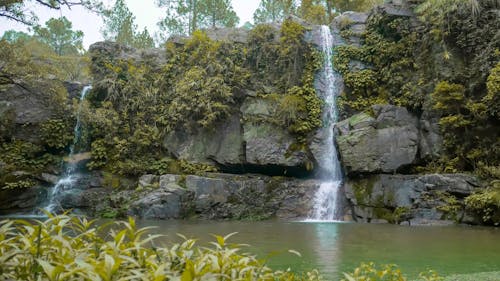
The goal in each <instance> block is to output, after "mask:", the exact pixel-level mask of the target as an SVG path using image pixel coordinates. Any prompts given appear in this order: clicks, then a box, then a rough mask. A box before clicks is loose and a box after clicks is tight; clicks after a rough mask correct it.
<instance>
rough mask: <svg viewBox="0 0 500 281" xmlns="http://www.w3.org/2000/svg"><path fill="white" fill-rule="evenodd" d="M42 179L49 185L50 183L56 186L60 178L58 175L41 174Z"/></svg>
mask: <svg viewBox="0 0 500 281" xmlns="http://www.w3.org/2000/svg"><path fill="white" fill-rule="evenodd" d="M41 179H42V180H43V181H45V182H47V183H50V184H52V185H55V184H56V183H57V181H59V177H58V176H56V175H52V174H48V173H42V174H41Z"/></svg>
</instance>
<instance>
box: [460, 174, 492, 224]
mask: <svg viewBox="0 0 500 281" xmlns="http://www.w3.org/2000/svg"><path fill="white" fill-rule="evenodd" d="M465 206H466V208H467V209H468V210H470V211H472V212H473V213H475V214H477V215H479V217H480V219H481V220H482V221H483V222H484V223H487V224H493V225H499V224H500V181H498V180H494V181H492V182H491V183H490V186H489V188H486V189H484V190H481V191H478V192H476V193H474V194H472V195H470V196H468V197H467V198H465Z"/></svg>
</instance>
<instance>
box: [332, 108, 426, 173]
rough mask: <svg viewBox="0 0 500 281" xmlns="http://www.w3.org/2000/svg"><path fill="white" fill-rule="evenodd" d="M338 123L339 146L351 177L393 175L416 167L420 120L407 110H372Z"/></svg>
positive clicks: (345, 166)
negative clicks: (358, 175)
mask: <svg viewBox="0 0 500 281" xmlns="http://www.w3.org/2000/svg"><path fill="white" fill-rule="evenodd" d="M372 109H373V111H374V114H375V116H370V115H368V114H366V113H360V114H357V115H354V116H352V117H351V118H349V119H347V120H344V121H342V122H339V123H338V124H337V125H336V127H337V129H338V133H339V135H338V136H337V139H336V140H337V145H338V147H339V152H340V156H341V161H342V164H343V166H344V168H345V171H346V172H347V173H348V174H356V173H375V172H386V173H392V172H395V171H399V170H401V169H403V168H405V167H407V166H408V165H411V164H413V163H414V162H415V161H416V159H417V151H418V129H417V126H418V120H417V118H416V117H415V116H413V115H411V114H410V113H409V112H408V111H407V110H406V108H404V107H397V106H393V105H376V106H373V108H372Z"/></svg>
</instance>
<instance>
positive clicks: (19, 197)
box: [0, 186, 48, 215]
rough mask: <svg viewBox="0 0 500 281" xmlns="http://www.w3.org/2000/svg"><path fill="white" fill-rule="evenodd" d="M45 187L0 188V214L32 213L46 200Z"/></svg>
mask: <svg viewBox="0 0 500 281" xmlns="http://www.w3.org/2000/svg"><path fill="white" fill-rule="evenodd" d="M47 196H48V192H47V188H45V187H43V186H36V187H32V188H28V189H13V190H0V215H7V214H22V213H28V214H29V213H32V212H33V210H36V208H39V207H41V206H43V203H44V202H46V201H47Z"/></svg>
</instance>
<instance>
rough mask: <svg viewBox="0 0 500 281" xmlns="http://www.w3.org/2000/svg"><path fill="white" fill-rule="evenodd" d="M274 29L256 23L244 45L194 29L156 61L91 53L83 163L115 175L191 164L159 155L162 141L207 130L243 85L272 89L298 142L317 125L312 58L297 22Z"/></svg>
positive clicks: (315, 57) (315, 59)
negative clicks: (87, 153)
mask: <svg viewBox="0 0 500 281" xmlns="http://www.w3.org/2000/svg"><path fill="white" fill-rule="evenodd" d="M280 31H281V34H279V33H278V31H277V30H276V29H274V28H273V27H271V26H268V25H259V26H257V27H256V28H255V29H254V30H252V31H251V32H250V36H249V43H248V44H241V43H230V42H225V41H214V40H211V39H210V38H209V37H208V36H207V34H205V33H204V32H201V31H196V32H194V33H193V35H192V36H191V37H190V38H186V39H184V40H183V44H177V45H175V44H173V43H168V44H166V62H165V63H164V64H162V65H155V64H154V63H150V62H149V61H132V60H123V59H114V58H113V56H112V54H110V55H108V54H106V53H95V54H92V61H93V65H92V67H93V69H92V71H93V73H94V74H95V75H96V76H98V77H100V78H101V79H100V80H99V82H97V83H95V85H94V88H93V90H92V93H90V95H89V101H90V103H89V104H88V105H86V106H85V108H84V109H83V110H82V115H83V116H84V118H83V119H84V120H85V122H86V123H88V124H89V125H90V127H91V129H90V131H91V138H92V140H93V144H92V159H91V162H90V163H89V164H88V167H89V168H91V169H100V168H104V169H107V170H109V171H112V172H114V173H117V174H121V175H128V174H134V175H138V174H140V173H141V172H144V171H151V172H155V171H166V170H168V171H170V172H173V173H184V172H186V171H189V170H192V169H190V168H189V167H186V165H183V164H182V163H180V162H178V163H176V161H170V160H169V161H168V163H167V162H166V161H165V160H163V159H168V158H169V156H170V155H168V154H167V153H168V152H167V151H165V150H164V149H163V148H162V146H161V143H162V141H163V140H164V139H165V137H166V136H169V135H170V134H174V133H178V132H179V131H187V132H188V133H196V132H197V131H198V130H212V129H213V128H215V127H216V126H217V125H218V124H220V123H221V122H224V120H226V119H227V118H228V117H229V116H231V115H232V114H234V113H235V109H237V108H239V107H240V105H241V102H242V93H243V92H244V91H246V90H248V89H255V91H256V92H257V94H259V95H262V96H263V97H265V98H267V96H271V95H269V94H271V93H272V92H278V93H279V94H276V96H277V97H278V98H277V100H280V102H281V104H282V105H283V108H281V109H280V110H279V113H277V115H276V116H275V117H276V118H274V119H276V120H275V122H276V123H277V124H278V125H281V126H283V127H284V128H285V129H288V130H289V131H290V132H291V133H293V134H294V135H296V136H297V139H298V140H299V141H301V140H303V139H304V137H305V136H307V134H309V133H310V132H312V131H314V130H315V129H316V128H318V127H319V126H321V107H322V103H321V101H320V100H319V98H318V97H317V95H316V92H315V89H314V85H313V83H314V75H315V73H316V71H317V70H318V68H319V67H320V66H321V64H320V56H319V54H318V53H317V52H315V51H314V48H313V47H312V46H310V45H309V44H307V43H306V42H305V41H304V38H303V37H304V33H305V31H306V30H305V28H304V27H303V26H301V25H300V24H298V23H296V22H293V21H291V20H287V21H285V22H284V23H283V25H282V28H281V30H280ZM278 35H280V37H279V40H276V39H277V38H275V36H278ZM269 89H271V90H269ZM264 121H266V120H264ZM279 121H282V122H279ZM183 166H184V167H183ZM199 169H201V170H202V171H205V170H207V169H205V168H199ZM208 170H212V168H210V169H208Z"/></svg>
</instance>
